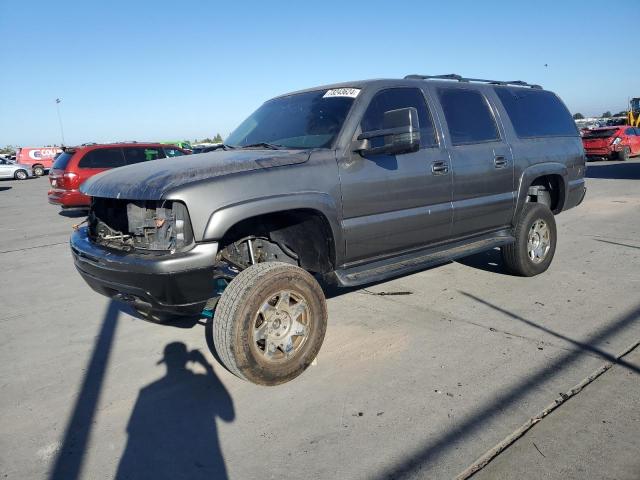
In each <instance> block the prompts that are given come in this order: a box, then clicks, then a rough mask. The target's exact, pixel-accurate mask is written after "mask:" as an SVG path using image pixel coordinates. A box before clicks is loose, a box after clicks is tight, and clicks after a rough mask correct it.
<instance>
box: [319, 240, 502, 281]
mask: <svg viewBox="0 0 640 480" xmlns="http://www.w3.org/2000/svg"><path fill="white" fill-rule="evenodd" d="M513 242H515V238H514V237H513V236H512V235H511V232H510V231H508V230H501V231H499V232H493V233H491V234H487V235H483V236H480V237H475V238H472V239H465V240H462V241H458V242H454V243H449V244H446V245H441V246H438V247H431V248H427V249H422V250H418V251H414V252H411V253H405V254H402V255H398V256H395V257H391V258H385V259H384V260H377V261H374V262H371V263H367V264H365V265H358V266H355V267H349V268H343V269H339V270H336V271H334V272H333V273H332V274H331V277H333V278H332V280H333V281H334V282H335V283H337V284H338V285H340V286H342V287H355V286H358V285H363V284H366V283H375V282H380V281H383V280H387V279H389V278H391V277H398V276H401V275H406V274H408V273H412V272H416V271H418V270H423V269H425V268H427V267H432V266H434V265H439V264H443V263H446V262H448V261H451V260H455V259H457V258H462V257H466V256H468V255H473V254H475V253H480V252H484V251H486V250H490V249H492V248H495V247H500V246H502V245H508V244H510V243H513Z"/></svg>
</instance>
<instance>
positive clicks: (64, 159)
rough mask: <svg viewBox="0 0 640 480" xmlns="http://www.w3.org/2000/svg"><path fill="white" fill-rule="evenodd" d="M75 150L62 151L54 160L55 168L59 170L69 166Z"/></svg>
mask: <svg viewBox="0 0 640 480" xmlns="http://www.w3.org/2000/svg"><path fill="white" fill-rule="evenodd" d="M74 153H75V152H62V153H61V154H60V155H59V156H58V158H56V161H55V162H53V167H52V168H55V169H58V170H64V169H65V168H67V165H68V164H69V160H71V157H73V154H74Z"/></svg>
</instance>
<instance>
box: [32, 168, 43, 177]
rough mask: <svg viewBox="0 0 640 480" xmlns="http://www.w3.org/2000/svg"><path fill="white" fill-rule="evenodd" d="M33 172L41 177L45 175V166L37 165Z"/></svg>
mask: <svg viewBox="0 0 640 480" xmlns="http://www.w3.org/2000/svg"><path fill="white" fill-rule="evenodd" d="M33 174H34V175H35V176H36V177H41V176H43V175H44V167H42V166H41V165H36V166H35V167H33Z"/></svg>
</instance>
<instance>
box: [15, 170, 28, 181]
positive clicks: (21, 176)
mask: <svg viewBox="0 0 640 480" xmlns="http://www.w3.org/2000/svg"><path fill="white" fill-rule="evenodd" d="M13 176H14V177H15V179H16V180H26V179H27V178H28V177H29V175H28V174H27V172H26V171H25V170H18V171H17V172H16V173H14V174H13Z"/></svg>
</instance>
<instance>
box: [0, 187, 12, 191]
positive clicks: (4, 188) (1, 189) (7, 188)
mask: <svg viewBox="0 0 640 480" xmlns="http://www.w3.org/2000/svg"><path fill="white" fill-rule="evenodd" d="M12 188H13V187H0V192H4V191H5V190H11V189H12Z"/></svg>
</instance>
